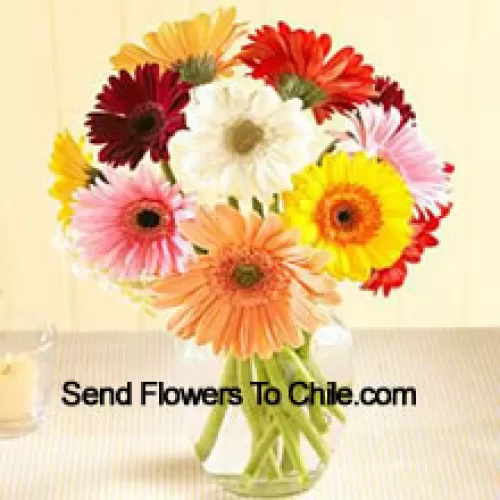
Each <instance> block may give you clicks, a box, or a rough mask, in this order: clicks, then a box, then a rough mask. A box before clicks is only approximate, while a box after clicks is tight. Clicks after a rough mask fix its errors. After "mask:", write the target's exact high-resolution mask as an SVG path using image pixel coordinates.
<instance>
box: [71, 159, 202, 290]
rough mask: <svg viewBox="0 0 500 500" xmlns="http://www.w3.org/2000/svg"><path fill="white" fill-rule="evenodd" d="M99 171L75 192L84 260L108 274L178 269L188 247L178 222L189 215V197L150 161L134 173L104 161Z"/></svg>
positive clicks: (137, 275)
mask: <svg viewBox="0 0 500 500" xmlns="http://www.w3.org/2000/svg"><path fill="white" fill-rule="evenodd" d="M103 176H104V178H105V180H103V179H97V180H96V182H95V184H94V185H93V186H92V187H91V188H90V189H79V190H78V191H77V192H76V195H75V197H76V202H75V204H74V216H73V228H74V233H75V236H74V238H75V244H76V247H77V249H78V250H79V251H80V252H81V254H82V257H83V258H84V260H85V261H86V262H87V263H88V264H89V265H91V266H93V267H95V268H97V269H98V270H100V271H103V272H106V273H108V274H109V277H110V278H111V279H120V280H138V279H148V278H157V277H164V276H167V275H168V274H170V273H171V272H183V271H184V269H185V266H186V264H187V262H188V261H189V260H190V259H191V257H192V255H193V250H192V247H191V245H190V244H189V242H188V241H187V240H186V239H184V238H183V237H182V236H181V234H180V233H179V231H178V225H179V223H180V222H181V221H184V220H189V219H192V218H193V217H194V211H195V206H194V202H193V201H192V200H191V198H190V197H188V196H184V195H182V193H181V190H180V187H179V186H178V185H173V186H171V185H170V184H169V183H168V182H166V181H165V180H164V179H163V178H162V175H161V173H160V172H159V171H156V169H155V168H154V166H153V165H142V166H140V167H139V168H137V169H136V170H135V171H133V172H131V171H129V170H124V169H116V170H114V169H112V168H111V167H109V166H108V167H104V169H103Z"/></svg>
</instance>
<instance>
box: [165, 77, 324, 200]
mask: <svg viewBox="0 0 500 500" xmlns="http://www.w3.org/2000/svg"><path fill="white" fill-rule="evenodd" d="M185 112H186V121H187V127H188V130H182V131H180V132H178V133H177V134H176V135H175V136H174V137H173V138H172V141H171V143H170V152H171V165H172V167H173V169H174V171H175V174H176V175H177V176H178V178H179V179H180V181H181V183H182V184H183V186H184V187H185V188H186V189H187V190H188V191H190V192H195V193H196V194H197V195H198V197H199V199H200V200H201V201H205V202H207V203H210V204H211V203H214V202H218V201H224V200H226V199H227V197H228V196H234V197H236V198H238V199H240V200H242V201H248V200H251V198H252V196H255V197H257V198H258V199H259V200H260V201H262V202H268V201H270V200H271V199H272V196H273V193H277V192H280V191H283V190H284V189H289V188H291V175H292V173H293V172H296V171H297V170H298V168H300V165H304V164H305V163H307V162H309V161H311V160H312V159H313V158H314V154H313V153H311V148H310V146H311V140H312V139H313V136H314V133H315V124H314V121H313V120H312V119H310V117H308V116H307V114H306V113H305V112H304V111H302V110H301V104H300V101H299V100H298V99H292V100H290V101H287V102H283V101H282V100H281V99H280V97H279V95H278V94H277V93H276V91H275V90H274V89H272V88H271V87H268V86H266V85H264V84H263V83H262V82H255V81H254V80H251V79H249V78H242V79H232V80H227V81H226V80H223V81H219V82H214V83H210V84H207V85H204V86H203V87H196V88H195V89H193V92H192V98H191V102H190V103H189V105H188V106H187V107H186V111H185Z"/></svg>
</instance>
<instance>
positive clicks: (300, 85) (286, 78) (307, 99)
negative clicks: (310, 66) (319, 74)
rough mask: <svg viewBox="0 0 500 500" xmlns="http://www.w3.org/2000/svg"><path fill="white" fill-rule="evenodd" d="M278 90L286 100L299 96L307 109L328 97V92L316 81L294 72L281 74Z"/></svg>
mask: <svg viewBox="0 0 500 500" xmlns="http://www.w3.org/2000/svg"><path fill="white" fill-rule="evenodd" d="M277 90H278V93H279V94H280V95H281V97H282V99H283V100H285V101H286V100H288V99H292V98H294V97H298V98H299V99H300V100H301V101H302V104H303V106H304V108H305V109H307V108H312V107H313V106H314V105H315V104H318V103H320V102H323V101H324V100H325V99H326V98H327V95H326V93H325V92H324V91H323V90H321V89H320V88H319V87H318V86H317V85H316V84H315V83H314V82H311V81H310V80H306V79H305V78H302V77H300V76H298V75H292V74H284V75H282V76H281V78H280V81H279V83H278V88H277Z"/></svg>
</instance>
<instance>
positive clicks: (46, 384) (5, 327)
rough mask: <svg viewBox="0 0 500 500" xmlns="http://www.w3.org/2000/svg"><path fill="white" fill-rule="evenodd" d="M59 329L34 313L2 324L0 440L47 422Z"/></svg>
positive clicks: (0, 336) (30, 430) (18, 315)
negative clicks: (57, 331) (45, 419)
mask: <svg viewBox="0 0 500 500" xmlns="http://www.w3.org/2000/svg"><path fill="white" fill-rule="evenodd" d="M54 342H55V329H54V328H53V326H52V325H50V324H49V323H48V322H47V321H45V320H44V319H43V318H41V317H40V316H37V315H34V314H13V315H10V314H7V315H5V317H4V318H2V321H1V323H0V439H2V438H3V439H6V438H12V437H17V436H22V435H25V434H27V433H29V432H32V431H33V430H35V429H36V428H37V427H38V425H39V424H40V423H41V422H42V421H43V419H44V417H45V414H46V407H47V403H48V400H49V395H50V389H51V387H52V373H53V367H54V357H53V356H54Z"/></svg>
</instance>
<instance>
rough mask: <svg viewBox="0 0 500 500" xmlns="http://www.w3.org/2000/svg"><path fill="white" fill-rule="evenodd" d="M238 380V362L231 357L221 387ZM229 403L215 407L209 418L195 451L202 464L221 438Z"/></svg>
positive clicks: (227, 362) (225, 368) (225, 402)
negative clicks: (220, 433) (221, 429)
mask: <svg viewBox="0 0 500 500" xmlns="http://www.w3.org/2000/svg"><path fill="white" fill-rule="evenodd" d="M235 379H236V360H235V359H234V358H233V357H232V356H230V357H229V358H228V359H227V361H226V365H225V367H224V372H223V374H222V379H221V382H220V387H230V386H232V385H233V384H234V381H235ZM227 405H228V403H227V401H226V400H224V401H223V402H222V403H221V404H218V405H215V406H214V407H213V408H212V410H211V412H210V415H209V417H208V420H207V423H206V424H205V427H204V429H203V432H202V434H201V436H200V438H199V439H198V442H197V443H196V445H195V451H196V454H197V455H198V458H199V459H200V461H201V462H204V461H205V460H206V459H207V458H208V457H209V456H210V453H211V452H212V450H213V447H214V446H215V443H216V441H217V437H218V436H219V432H220V428H221V426H222V422H223V421H224V417H225V415H226V411H227Z"/></svg>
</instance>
